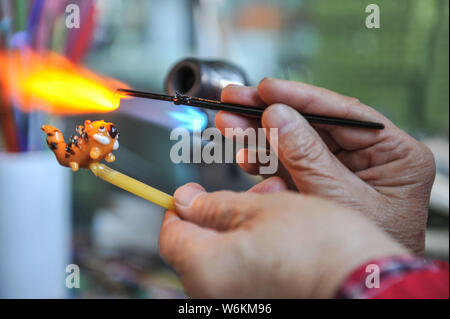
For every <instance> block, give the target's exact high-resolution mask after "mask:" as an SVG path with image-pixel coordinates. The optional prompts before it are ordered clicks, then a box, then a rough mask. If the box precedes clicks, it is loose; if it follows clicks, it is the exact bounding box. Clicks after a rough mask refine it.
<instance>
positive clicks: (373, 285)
mask: <svg viewBox="0 0 450 319" xmlns="http://www.w3.org/2000/svg"><path fill="white" fill-rule="evenodd" d="M337 297H338V298H353V299H354V298H358V299H410V298H411V299H434V298H439V299H441V298H443V299H448V298H449V264H448V263H447V262H442V261H428V260H424V259H421V258H417V257H414V256H406V257H389V258H383V259H378V260H373V261H371V262H369V263H366V264H365V265H363V266H361V267H359V268H358V269H356V270H355V271H353V272H352V273H351V274H350V275H349V276H348V277H347V278H346V280H344V282H343V283H342V285H341V288H340V289H339V292H338V294H337Z"/></svg>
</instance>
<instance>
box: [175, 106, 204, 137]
mask: <svg viewBox="0 0 450 319" xmlns="http://www.w3.org/2000/svg"><path fill="white" fill-rule="evenodd" d="M170 116H171V117H172V118H174V119H175V120H177V121H178V127H183V128H185V129H188V130H190V131H191V132H192V131H193V130H194V121H195V120H196V121H198V122H199V123H200V130H201V131H203V130H204V129H205V128H206V126H207V125H208V116H207V115H206V114H205V113H204V112H202V111H199V110H197V109H195V108H192V107H189V106H183V110H182V111H173V112H170ZM197 126H198V125H197ZM196 128H197V129H198V127H196Z"/></svg>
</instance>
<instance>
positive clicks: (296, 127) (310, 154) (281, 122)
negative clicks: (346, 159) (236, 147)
mask: <svg viewBox="0 0 450 319" xmlns="http://www.w3.org/2000/svg"><path fill="white" fill-rule="evenodd" d="M262 124H263V126H264V127H265V128H266V129H267V131H268V134H267V136H268V138H269V141H270V144H271V146H272V148H273V149H274V150H275V152H276V153H277V155H278V157H279V159H280V161H281V162H282V163H283V165H284V167H285V168H286V169H287V170H288V172H289V174H290V175H291V177H292V179H293V181H294V183H295V185H296V186H297V189H298V190H299V191H300V192H304V193H307V194H308V193H310V194H311V193H314V194H316V195H320V194H325V192H326V194H327V195H329V193H330V191H332V189H339V188H340V187H345V185H342V183H343V182H344V183H345V182H348V179H350V178H351V174H348V173H349V171H348V169H347V168H346V167H345V166H344V165H342V164H341V163H340V162H339V161H338V160H337V159H336V157H335V156H334V154H332V153H331V151H330V150H329V149H328V147H327V145H326V144H325V142H324V141H323V140H322V139H321V138H320V136H319V134H318V133H317V132H316V131H315V130H314V128H313V127H312V126H311V125H310V124H309V123H308V122H307V121H306V120H305V118H304V117H303V116H301V115H300V114H299V113H298V112H297V111H296V110H294V109H293V108H291V107H289V106H287V105H284V104H273V105H271V106H270V107H269V108H267V110H266V111H265V112H264V114H263V118H262ZM270 128H277V129H278V134H277V135H275V136H271V134H269V132H270ZM269 135H270V136H269ZM272 135H273V134H272ZM346 180H347V181H346ZM353 182H354V181H353ZM324 186H326V187H324ZM344 189H345V188H344Z"/></svg>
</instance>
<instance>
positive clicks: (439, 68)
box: [304, 0, 449, 136]
mask: <svg viewBox="0 0 450 319" xmlns="http://www.w3.org/2000/svg"><path fill="white" fill-rule="evenodd" d="M369 3H376V4H378V5H379V7H380V17H381V27H380V29H367V28H366V26H365V18H366V16H367V15H368V13H365V8H366V6H367V5H368V4H369ZM304 9H306V10H307V11H309V12H310V14H311V15H312V18H311V20H312V22H313V25H314V26H315V27H316V28H317V30H318V34H319V41H320V45H319V50H318V52H317V54H316V55H315V56H314V57H313V59H312V61H311V63H310V67H311V70H310V73H311V74H312V75H313V77H312V82H313V84H315V85H319V86H323V87H326V88H328V89H331V90H334V91H338V92H340V93H342V94H346V95H350V96H355V97H358V98H359V99H360V100H361V101H363V102H364V103H366V104H368V105H371V106H374V107H375V108H377V109H379V110H380V111H382V112H383V113H385V114H386V115H387V116H388V117H389V118H391V119H392V120H393V121H394V122H395V123H396V124H398V125H400V126H401V127H403V128H405V129H407V130H410V131H413V130H414V131H415V132H423V133H427V134H434V133H437V134H440V135H444V136H448V118H449V94H448V87H449V73H448V72H449V42H448V41H449V33H448V30H449V28H448V26H449V20H448V12H449V2H448V1H447V0H396V1H390V0H378V1H360V0H333V1H330V0H313V1H305V3H304ZM310 82H311V81H310Z"/></svg>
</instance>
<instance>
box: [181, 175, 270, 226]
mask: <svg viewBox="0 0 450 319" xmlns="http://www.w3.org/2000/svg"><path fill="white" fill-rule="evenodd" d="M174 198H175V209H176V211H177V213H178V214H179V216H180V217H181V218H182V219H184V220H188V221H190V222H192V223H195V224H197V225H199V226H203V227H209V228H213V229H216V230H231V229H235V228H238V227H239V226H240V225H242V223H244V222H245V221H247V220H248V219H250V218H251V217H252V216H254V215H255V214H256V213H258V212H259V211H261V210H262V208H263V207H264V204H263V203H262V201H263V196H262V195H260V194H256V193H235V192H231V191H219V192H214V193H207V192H206V191H205V190H204V189H203V188H202V187H201V186H200V185H198V184H194V183H189V184H186V185H184V186H182V187H180V188H178V189H177V190H176V191H175V194H174ZM258 206H259V207H258Z"/></svg>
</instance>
